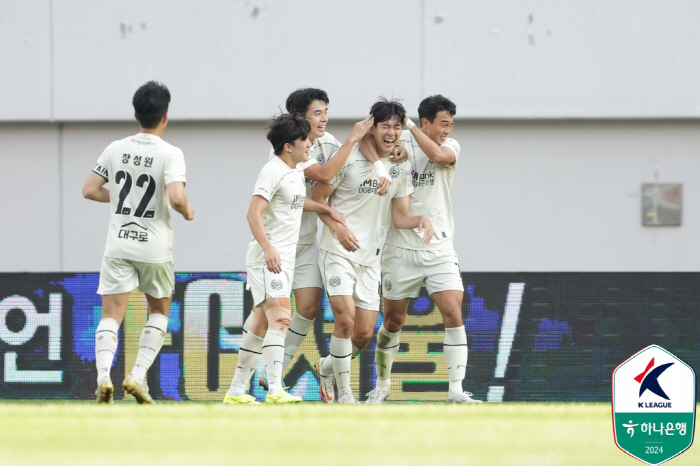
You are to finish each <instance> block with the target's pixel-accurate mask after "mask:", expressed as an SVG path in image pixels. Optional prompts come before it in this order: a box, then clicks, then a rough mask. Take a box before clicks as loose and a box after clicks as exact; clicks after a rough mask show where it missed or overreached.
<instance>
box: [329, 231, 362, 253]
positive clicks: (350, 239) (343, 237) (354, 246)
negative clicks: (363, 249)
mask: <svg viewBox="0 0 700 466" xmlns="http://www.w3.org/2000/svg"><path fill="white" fill-rule="evenodd" d="M335 235H336V236H337V237H338V241H340V244H341V245H342V246H343V247H344V248H345V250H347V251H350V252H355V251H357V250H358V249H360V242H359V241H358V240H357V238H356V237H355V235H354V234H353V233H352V231H350V230H349V229H348V228H347V227H344V226H341V227H338V228H336V229H335Z"/></svg>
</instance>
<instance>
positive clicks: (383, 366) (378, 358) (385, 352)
mask: <svg viewBox="0 0 700 466" xmlns="http://www.w3.org/2000/svg"><path fill="white" fill-rule="evenodd" d="M400 334H401V332H400V331H399V332H396V333H391V332H389V331H388V330H387V329H386V328H384V324H382V326H381V327H380V328H379V331H378V332H377V350H376V352H375V354H374V364H375V367H376V369H377V388H381V389H382V390H383V391H385V392H388V391H389V388H390V387H391V366H392V365H393V364H394V358H395V357H396V354H397V353H398V352H399V344H400Z"/></svg>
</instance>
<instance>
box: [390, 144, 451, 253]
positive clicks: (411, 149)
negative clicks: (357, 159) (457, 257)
mask: <svg viewBox="0 0 700 466" xmlns="http://www.w3.org/2000/svg"><path fill="white" fill-rule="evenodd" d="M399 142H400V143H401V145H402V146H403V147H405V148H406V150H407V151H408V161H409V162H410V163H411V167H412V172H411V178H412V181H413V188H414V191H413V194H411V206H410V208H409V212H410V214H411V215H416V216H418V215H425V216H426V217H428V219H430V223H432V224H433V228H434V229H435V233H436V234H437V236H438V238H437V239H436V238H433V239H432V241H430V244H425V243H424V242H423V235H422V234H419V233H418V231H417V229H413V230H400V229H398V228H394V226H393V225H392V226H391V228H390V229H389V233H388V235H387V239H386V244H391V245H392V246H398V247H401V248H405V249H422V250H443V249H449V248H452V247H454V246H453V237H454V217H453V215H452V198H451V197H450V192H451V191H452V182H453V181H454V177H455V167H456V166H457V160H458V159H459V143H458V142H457V141H455V140H454V139H451V138H447V139H446V140H445V142H444V143H443V144H442V146H443V147H449V148H450V149H452V151H453V152H454V154H455V162H454V164H451V165H447V164H441V163H434V162H433V161H432V160H430V159H429V158H428V156H427V155H425V152H423V150H422V149H421V148H420V147H419V146H418V143H417V142H416V140H415V139H414V137H413V135H412V134H411V132H410V131H403V132H402V133H401V138H400V139H399Z"/></svg>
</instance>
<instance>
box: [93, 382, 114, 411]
mask: <svg viewBox="0 0 700 466" xmlns="http://www.w3.org/2000/svg"><path fill="white" fill-rule="evenodd" d="M95 398H96V399H97V402H98V403H108V404H114V384H113V383H112V381H111V380H110V379H109V377H106V378H105V379H104V380H103V381H102V383H100V385H98V387H97V390H95Z"/></svg>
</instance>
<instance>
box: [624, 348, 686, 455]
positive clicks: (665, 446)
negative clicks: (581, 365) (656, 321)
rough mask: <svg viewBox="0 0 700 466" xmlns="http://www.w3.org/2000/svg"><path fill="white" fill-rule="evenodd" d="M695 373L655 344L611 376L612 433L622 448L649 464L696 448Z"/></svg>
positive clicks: (632, 358)
mask: <svg viewBox="0 0 700 466" xmlns="http://www.w3.org/2000/svg"><path fill="white" fill-rule="evenodd" d="M695 383H696V380H695V371H694V370H693V368H692V367H690V366H689V365H688V364H686V363H685V362H684V361H683V360H681V359H680V358H678V357H677V356H676V355H674V354H673V353H671V352H669V351H667V350H665V349H663V348H661V347H660V346H657V345H651V346H648V347H646V348H644V349H643V350H641V351H639V352H638V353H636V354H634V355H632V356H631V357H630V358H629V359H627V360H626V361H624V362H622V363H621V364H620V365H619V366H617V367H616V368H615V370H614V371H613V373H612V408H613V409H612V411H613V434H614V437H615V443H616V444H617V446H618V447H619V448H620V449H621V450H622V451H624V452H625V453H627V454H628V455H630V456H632V457H634V458H637V459H638V460H640V461H643V462H644V463H647V464H652V465H655V464H660V463H663V462H664V461H668V460H670V459H671V458H673V457H675V456H678V455H680V454H681V453H683V452H684V451H685V450H687V449H688V448H689V447H690V445H691V444H692V443H693V434H694V431H695V393H696V388H695V387H696V385H695Z"/></svg>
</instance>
